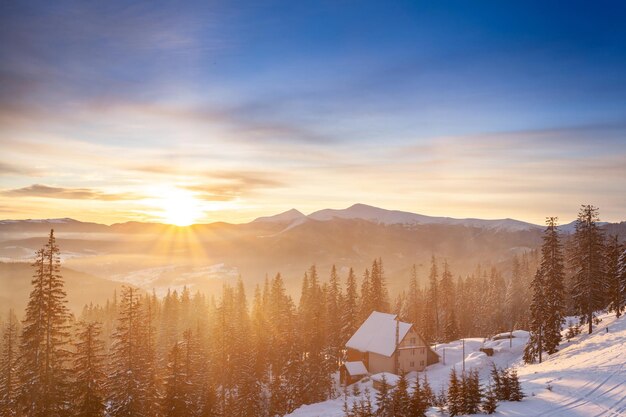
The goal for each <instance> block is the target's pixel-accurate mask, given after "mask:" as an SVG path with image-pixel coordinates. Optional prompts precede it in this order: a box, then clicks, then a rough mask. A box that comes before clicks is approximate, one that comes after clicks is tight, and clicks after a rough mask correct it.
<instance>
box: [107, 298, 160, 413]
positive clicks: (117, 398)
mask: <svg viewBox="0 0 626 417" xmlns="http://www.w3.org/2000/svg"><path fill="white" fill-rule="evenodd" d="M141 319H142V317H141V309H140V303H139V293H138V290H137V289H135V288H133V287H130V286H125V287H123V289H122V295H121V300H120V305H119V317H118V322H117V327H116V329H115V332H114V334H113V346H112V351H111V372H110V374H109V378H108V381H109V385H108V387H107V391H108V394H109V398H108V403H109V407H108V409H107V413H108V414H109V415H110V416H112V417H144V416H146V417H148V416H150V414H147V412H146V410H145V408H144V402H143V401H142V400H143V399H145V397H146V383H145V382H146V380H145V377H144V376H145V374H144V369H143V360H142V351H141V348H142V344H143V341H142V340H141V339H142V320H141ZM150 417H151V416H150Z"/></svg>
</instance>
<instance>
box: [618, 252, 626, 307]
mask: <svg viewBox="0 0 626 417" xmlns="http://www.w3.org/2000/svg"><path fill="white" fill-rule="evenodd" d="M618 281H619V293H620V297H621V300H622V301H621V303H622V304H621V305H622V306H625V305H626V248H624V249H623V250H622V254H621V255H620V257H619V266H618ZM624 309H626V308H622V310H624Z"/></svg>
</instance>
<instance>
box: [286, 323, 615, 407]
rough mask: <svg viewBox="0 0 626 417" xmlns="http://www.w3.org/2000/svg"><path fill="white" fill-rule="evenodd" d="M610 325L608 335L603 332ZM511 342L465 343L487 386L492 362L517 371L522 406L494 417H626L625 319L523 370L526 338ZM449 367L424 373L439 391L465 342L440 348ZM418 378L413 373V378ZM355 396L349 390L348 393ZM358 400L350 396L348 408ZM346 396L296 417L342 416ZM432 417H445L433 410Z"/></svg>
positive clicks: (520, 335) (468, 363) (365, 383)
mask: <svg viewBox="0 0 626 417" xmlns="http://www.w3.org/2000/svg"><path fill="white" fill-rule="evenodd" d="M607 326H608V328H609V332H608V333H606V331H605V328H606V327H607ZM514 336H516V337H515V338H514V339H513V340H512V343H511V344H512V346H511V347H510V346H509V343H510V341H509V339H503V340H498V341H486V342H484V341H483V339H479V338H473V339H465V354H466V359H465V367H466V369H478V370H479V371H480V375H481V380H482V381H483V384H484V383H486V382H487V380H488V377H489V370H490V368H491V365H492V363H495V364H496V365H497V366H498V367H506V366H513V367H515V368H517V371H518V374H519V377H520V381H521V382H522V389H523V391H524V393H525V394H526V395H527V397H526V398H524V400H523V401H522V402H519V403H514V402H501V403H499V405H498V411H497V413H496V414H494V415H495V416H511V417H513V416H553V417H554V416H559V417H566V416H567V417H569V416H580V417H583V416H585V417H587V416H597V417H600V416H615V417H617V416H626V365H625V363H626V318H624V317H622V318H620V319H618V320H616V319H615V316H614V315H613V314H611V315H604V316H603V317H602V323H600V325H599V326H598V328H597V329H595V330H594V333H593V334H591V335H586V334H582V335H580V336H578V337H577V338H575V339H574V340H572V341H571V342H564V343H562V345H561V348H560V349H561V350H560V352H557V353H555V354H554V355H552V356H551V357H549V358H547V359H545V360H544V362H543V363H541V364H533V365H525V364H523V362H522V360H521V357H522V353H523V349H524V345H525V343H526V341H527V333H526V332H522V331H517V332H514ZM481 346H485V347H492V348H494V351H495V354H494V356H493V357H487V356H486V355H485V354H484V353H482V352H479V348H480V347H481ZM436 350H437V352H438V353H439V354H440V355H441V356H443V352H444V351H445V356H446V363H445V364H443V363H439V364H436V365H432V366H429V367H428V368H427V371H426V374H427V376H428V379H429V382H430V384H431V386H432V388H433V390H434V391H435V392H437V391H438V390H439V389H440V387H441V386H445V385H446V382H447V379H448V375H449V372H450V368H451V367H452V366H454V367H456V369H457V370H459V371H460V370H461V369H462V342H460V341H455V342H452V343H448V344H444V345H439V346H437V349H436ZM409 379H413V380H414V379H415V374H409ZM358 384H359V386H360V391H361V392H363V391H364V390H365V388H366V387H367V388H368V389H369V390H370V391H371V393H370V395H371V398H372V402H373V403H374V402H375V400H374V398H375V393H376V392H375V390H374V389H373V388H372V383H371V381H370V380H368V379H365V380H362V381H361V382H359V383H358ZM349 391H350V392H351V390H349ZM355 399H356V398H355V397H354V396H352V395H349V396H348V404H351V403H352V402H353V401H354V400H355ZM343 402H344V400H343V397H342V396H339V397H338V398H336V399H332V400H328V401H325V402H322V403H318V404H311V405H306V406H302V407H300V408H299V409H298V410H296V411H295V412H294V413H292V414H290V416H292V417H322V416H328V417H342V416H343V411H342V407H343ZM428 415H429V416H432V417H434V416H441V414H440V413H439V412H438V411H437V410H436V409H435V408H432V409H431V410H430V411H429V414H428Z"/></svg>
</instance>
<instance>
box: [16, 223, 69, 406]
mask: <svg viewBox="0 0 626 417" xmlns="http://www.w3.org/2000/svg"><path fill="white" fill-rule="evenodd" d="M59 254H60V250H59V247H58V246H57V244H56V239H55V236H54V231H53V230H51V231H50V235H49V236H48V242H47V243H46V245H45V246H44V248H43V249H41V250H39V251H38V252H37V254H36V258H35V262H34V264H33V267H34V269H35V274H34V275H33V280H32V285H33V290H32V291H31V293H30V298H29V300H28V305H27V307H26V317H25V319H24V321H23V330H22V336H21V341H20V359H19V367H18V369H19V386H20V388H19V393H18V402H19V403H18V408H19V410H20V412H22V413H24V414H25V415H28V416H32V417H40V416H41V417H44V416H45V417H57V416H63V415H65V414H66V413H67V412H68V409H69V401H70V399H69V397H68V393H69V372H68V370H69V369H68V361H69V350H68V349H67V348H68V343H69V337H70V332H69V311H68V309H67V307H66V302H67V301H66V293H65V289H64V282H63V277H62V276H61V274H60V271H61V262H60V256H59Z"/></svg>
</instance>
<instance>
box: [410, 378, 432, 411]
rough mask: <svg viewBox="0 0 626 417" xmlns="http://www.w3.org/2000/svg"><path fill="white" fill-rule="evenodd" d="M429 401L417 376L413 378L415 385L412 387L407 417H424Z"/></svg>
mask: <svg viewBox="0 0 626 417" xmlns="http://www.w3.org/2000/svg"><path fill="white" fill-rule="evenodd" d="M429 402H430V401H429V399H428V398H427V395H426V393H425V392H424V389H423V388H422V387H421V386H420V379H419V376H418V377H417V378H415V385H414V386H413V393H412V394H411V398H410V403H409V413H408V416H409V417H425V416H426V410H427V409H428V406H429Z"/></svg>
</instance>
